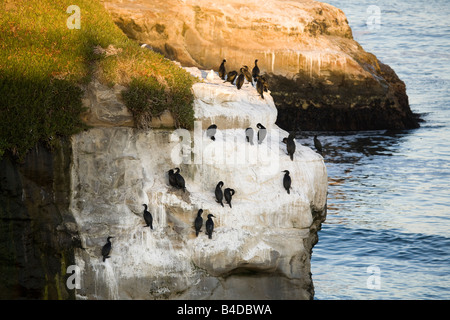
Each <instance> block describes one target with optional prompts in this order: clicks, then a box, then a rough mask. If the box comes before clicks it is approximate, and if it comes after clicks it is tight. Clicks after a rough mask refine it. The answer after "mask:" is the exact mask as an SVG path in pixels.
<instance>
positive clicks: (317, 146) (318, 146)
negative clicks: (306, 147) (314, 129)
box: [314, 136, 322, 155]
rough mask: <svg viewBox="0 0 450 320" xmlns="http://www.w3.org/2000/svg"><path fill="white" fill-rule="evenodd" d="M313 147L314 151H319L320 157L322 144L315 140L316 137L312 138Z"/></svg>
mask: <svg viewBox="0 0 450 320" xmlns="http://www.w3.org/2000/svg"><path fill="white" fill-rule="evenodd" d="M314 147H316V150H317V151H319V153H320V155H322V144H321V143H320V141H319V139H317V136H314Z"/></svg>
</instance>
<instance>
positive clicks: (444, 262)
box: [299, 0, 450, 300]
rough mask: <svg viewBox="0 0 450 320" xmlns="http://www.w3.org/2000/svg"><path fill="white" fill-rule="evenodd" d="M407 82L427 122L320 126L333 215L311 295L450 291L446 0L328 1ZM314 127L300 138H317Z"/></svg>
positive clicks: (315, 259)
mask: <svg viewBox="0 0 450 320" xmlns="http://www.w3.org/2000/svg"><path fill="white" fill-rule="evenodd" d="M327 2H328V3H330V4H332V5H334V6H336V7H338V8H340V9H342V10H343V11H344V13H345V14H346V16H347V18H348V21H349V24H350V26H351V27H352V30H353V36H354V38H355V39H356V40H357V41H358V42H359V43H360V44H361V45H362V46H363V48H364V49H365V50H366V51H369V52H371V53H373V54H375V55H376V56H377V58H378V59H379V60H380V61H382V62H383V63H386V64H388V65H389V66H391V67H392V68H393V69H394V70H395V71H396V73H397V74H398V75H399V77H400V78H401V79H402V80H403V81H404V82H405V83H406V87H407V94H408V96H409V101H410V106H411V109H412V110H413V112H415V113H419V114H421V117H422V119H423V120H424V122H423V123H421V127H420V128H419V129H415V130H404V131H386V130H381V131H367V132H346V133H334V132H317V134H318V136H319V139H320V140H321V141H322V144H323V145H324V149H325V152H324V159H325V163H326V166H327V170H328V176H329V188H328V192H329V194H328V215H327V220H326V221H325V222H324V223H323V225H322V229H321V231H319V242H318V243H317V244H316V246H315V247H314V248H313V254H312V261H311V269H312V270H311V272H312V277H313V282H314V287H315V299H319V300H336V299H351V300H362V299H364V300H371V299H377V300H406V299H418V300H429V299H439V300H443V299H445V300H446V299H450V5H449V3H448V0H430V1H426V2H422V1H419V0H407V1H401V2H390V1H387V0H379V1H376V0H373V1H361V0H358V1H356V0H346V1H334V0H333V1H327ZM312 134H314V133H306V132H305V133H304V135H303V136H302V137H300V139H299V142H300V143H302V144H305V145H310V146H312V145H313V142H312Z"/></svg>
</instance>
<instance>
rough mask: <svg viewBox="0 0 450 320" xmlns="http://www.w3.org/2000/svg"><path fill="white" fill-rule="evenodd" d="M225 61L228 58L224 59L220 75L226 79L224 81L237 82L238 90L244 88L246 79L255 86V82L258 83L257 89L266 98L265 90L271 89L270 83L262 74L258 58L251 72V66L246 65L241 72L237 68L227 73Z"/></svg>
mask: <svg viewBox="0 0 450 320" xmlns="http://www.w3.org/2000/svg"><path fill="white" fill-rule="evenodd" d="M225 62H227V60H226V59H223V60H222V63H221V64H220V67H219V77H220V78H221V79H222V80H225V81H224V82H230V83H231V84H235V85H236V88H237V89H238V90H240V89H241V88H242V86H243V85H244V82H245V80H247V81H248V82H249V83H250V84H251V85H252V86H255V85H254V83H256V91H258V93H259V95H260V96H261V98H263V99H264V92H267V91H268V90H269V84H268V83H267V80H266V78H265V77H264V76H263V75H261V74H260V70H259V67H258V59H256V60H255V66H254V67H253V69H252V72H251V73H250V69H249V67H248V66H245V65H244V66H242V67H241V68H240V69H239V73H238V72H237V71H235V70H233V71H230V72H228V73H227V71H226V67H225Z"/></svg>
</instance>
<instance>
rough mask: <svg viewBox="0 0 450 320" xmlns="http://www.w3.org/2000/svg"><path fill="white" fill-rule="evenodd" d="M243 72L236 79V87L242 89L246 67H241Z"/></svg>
mask: <svg viewBox="0 0 450 320" xmlns="http://www.w3.org/2000/svg"><path fill="white" fill-rule="evenodd" d="M239 71H240V72H241V73H239V76H238V78H237V80H236V88H238V90H240V89H241V88H242V85H243V84H244V80H245V76H244V68H241V69H240V70H239Z"/></svg>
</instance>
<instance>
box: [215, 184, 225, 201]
mask: <svg viewBox="0 0 450 320" xmlns="http://www.w3.org/2000/svg"><path fill="white" fill-rule="evenodd" d="M222 187H223V181H219V183H218V184H217V186H216V190H215V191H214V193H215V195H216V199H217V202H218V203H220V204H221V205H222V207H223V202H222V201H223V192H222V189H221V188H222Z"/></svg>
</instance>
